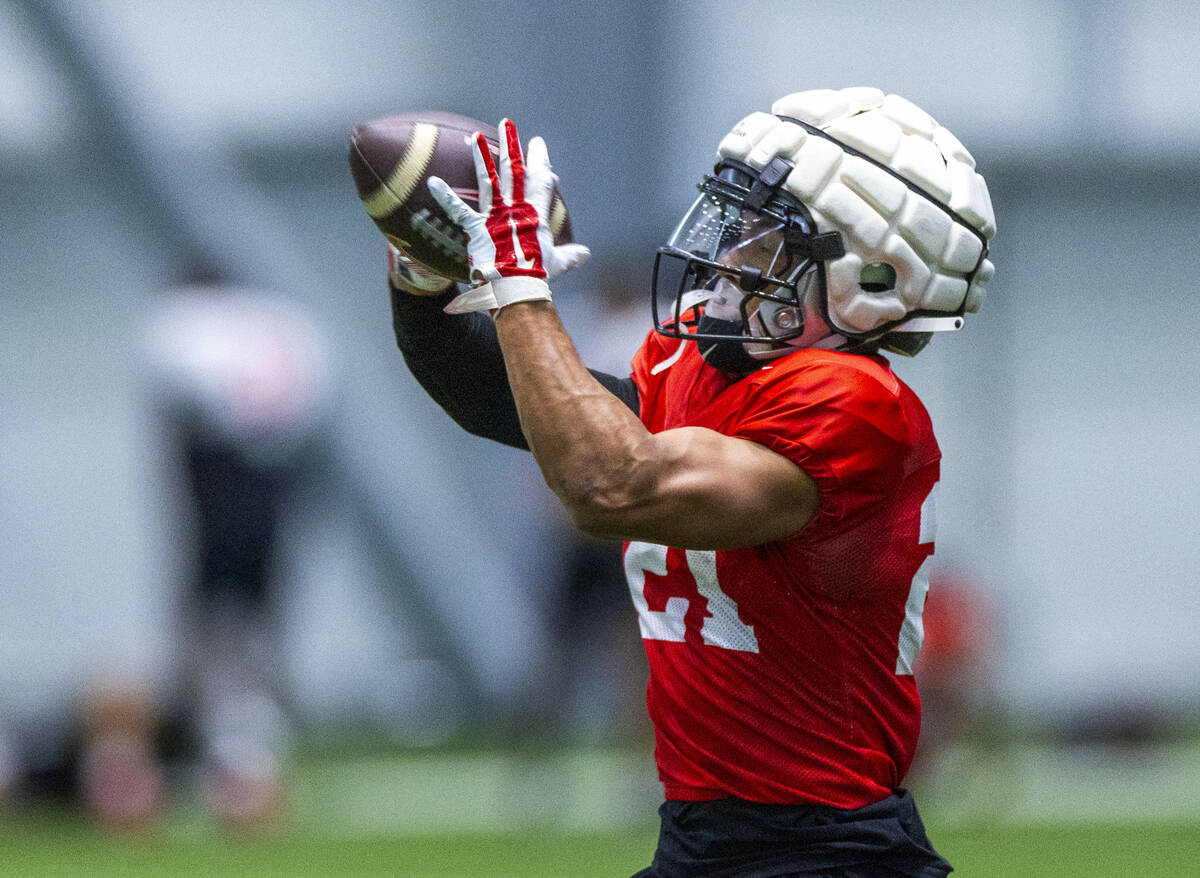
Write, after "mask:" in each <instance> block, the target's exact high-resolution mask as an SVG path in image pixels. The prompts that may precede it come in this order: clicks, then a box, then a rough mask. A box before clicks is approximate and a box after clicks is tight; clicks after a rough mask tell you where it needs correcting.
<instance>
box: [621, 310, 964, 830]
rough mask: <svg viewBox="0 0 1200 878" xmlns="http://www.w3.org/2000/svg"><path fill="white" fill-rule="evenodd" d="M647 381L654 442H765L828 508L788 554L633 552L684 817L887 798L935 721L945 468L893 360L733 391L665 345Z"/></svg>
mask: <svg viewBox="0 0 1200 878" xmlns="http://www.w3.org/2000/svg"><path fill="white" fill-rule="evenodd" d="M633 378H634V381H635V383H636V384H637V387H638V391H639V393H640V404H641V419H642V422H643V423H644V424H645V425H646V427H647V428H648V429H649V430H650V431H651V432H655V433H657V432H660V431H662V430H668V429H671V428H674V427H683V426H699V427H707V428H709V429H711V430H715V431H717V432H719V433H723V434H725V435H728V436H736V437H739V438H742V439H748V440H751V441H753V442H758V443H759V444H761V445H764V446H766V447H767V448H769V449H771V450H772V451H775V452H777V453H778V454H782V455H784V456H785V457H787V458H789V459H790V460H792V461H794V462H795V463H796V464H797V465H799V466H800V467H801V468H803V469H804V471H805V472H806V473H808V475H809V476H811V477H812V479H813V480H814V481H815V482H816V484H817V487H818V488H819V490H820V508H819V511H818V512H817V514H816V516H815V517H814V518H813V520H812V521H810V522H809V523H808V525H807V526H805V527H804V529H803V530H801V531H800V532H799V533H797V534H795V535H793V536H791V537H789V538H787V539H784V540H780V541H778V542H773V543H768V544H765V545H761V546H755V547H752V548H747V549H736V550H729V551H695V550H687V551H684V550H682V549H676V548H668V547H665V546H659V545H654V544H650V543H636V542H635V543H627V544H626V546H625V572H626V576H627V577H628V580H629V587H630V590H631V592H632V594H633V602H634V605H635V607H636V609H637V611H638V617H639V624H640V626H641V629H642V637H643V638H644V640H645V646H646V654H647V656H648V658H649V663H650V681H649V685H648V687H647V704H648V707H649V711H650V717H651V719H652V720H653V722H654V729H655V759H656V761H657V763H658V772H659V777H660V778H661V779H662V781H663V784H664V786H665V788H666V796H667V798H668V799H682V800H692V801H696V800H706V799H716V798H721V797H724V796H738V797H740V798H743V799H747V800H750V801H755V802H777V803H803V802H820V803H825V804H829V805H833V806H836V807H839V808H857V807H861V806H863V805H867V804H870V803H872V802H876V801H878V800H880V799H882V798H884V797H886V796H888V795H889V794H890V793H891V792H892V791H893V790H894V789H895V788H896V787H897V786H898V785H899V784H900V781H901V779H902V778H903V777H904V774H905V772H906V771H907V770H908V766H909V763H910V762H911V760H912V756H913V751H914V749H915V748H916V743H917V732H918V729H919V726H920V717H921V708H920V701H919V699H918V697H917V688H916V685H915V683H914V681H913V677H912V662H913V659H914V658H915V657H916V652H917V650H918V649H919V648H920V643H921V637H922V627H921V610H922V608H923V607H924V603H925V593H926V591H927V589H928V582H929V577H928V561H929V559H930V556H931V555H932V554H933V529H934V516H933V502H932V492H933V487H934V484H935V483H936V482H937V479H938V467H939V461H940V459H941V452H940V451H939V450H938V446H937V442H936V440H935V439H934V436H933V428H932V426H931V424H930V421H929V415H928V414H927V413H926V411H925V408H924V406H923V405H922V404H921V402H920V400H919V399H917V397H916V395H915V394H914V393H913V392H912V391H911V390H910V389H909V388H908V387H907V386H906V385H905V384H904V383H903V382H901V381H900V379H899V378H897V377H896V375H895V374H894V373H893V372H892V371H891V368H890V367H889V366H888V364H887V362H886V361H885V360H884V359H882V358H880V357H868V356H862V355H857V354H845V353H836V352H831V351H818V350H798V351H796V352H795V353H792V354H788V355H787V356H784V357H782V358H780V359H778V360H773V361H770V362H769V363H768V364H767V365H764V366H763V367H762V368H761V369H759V370H758V371H756V372H754V373H753V374H751V375H750V376H748V377H746V378H743V379H741V380H740V381H733V380H731V379H730V378H729V377H728V376H726V375H725V374H724V373H722V372H719V371H718V370H716V369H714V368H712V367H711V366H709V365H708V364H707V363H705V362H704V361H703V359H702V358H701V357H700V355H699V352H698V350H697V347H696V345H695V344H693V343H691V342H681V341H679V340H675V339H668V338H664V337H662V336H659V335H657V334H655V333H651V335H650V336H649V338H648V339H647V340H646V343H645V344H644V345H643V346H642V348H641V350H639V351H638V353H637V356H636V357H635V358H634V361H633Z"/></svg>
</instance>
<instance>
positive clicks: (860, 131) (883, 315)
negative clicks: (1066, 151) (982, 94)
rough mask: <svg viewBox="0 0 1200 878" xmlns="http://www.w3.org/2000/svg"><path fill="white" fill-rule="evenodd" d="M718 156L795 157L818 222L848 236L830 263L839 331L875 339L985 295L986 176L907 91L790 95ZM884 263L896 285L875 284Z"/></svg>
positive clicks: (735, 135)
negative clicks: (872, 274) (865, 275)
mask: <svg viewBox="0 0 1200 878" xmlns="http://www.w3.org/2000/svg"><path fill="white" fill-rule="evenodd" d="M799 123H803V124H799ZM805 125H808V126H812V128H815V129H818V130H819V132H821V133H819V134H818V133H814V132H812V131H810V130H808V129H807V128H805V127H804V126H805ZM822 134H823V135H824V136H822ZM717 153H718V157H719V161H720V160H726V159H733V160H737V161H741V162H744V163H746V164H748V165H751V166H753V167H755V168H763V167H765V166H766V165H767V163H769V162H770V161H771V160H772V159H773V158H775V157H777V156H778V157H782V158H785V159H787V160H788V161H789V162H791V163H792V164H793V165H794V168H793V169H792V171H791V173H790V174H789V175H788V177H787V179H786V181H785V182H784V188H785V189H786V190H787V191H788V192H790V193H792V194H793V195H795V196H796V197H797V198H799V199H800V200H801V201H802V202H804V204H806V205H807V206H808V208H809V210H810V211H811V212H812V215H813V218H814V220H815V221H816V224H817V226H818V229H819V230H821V231H830V230H836V231H839V232H841V233H842V239H843V241H844V242H845V247H846V254H845V255H844V256H842V257H840V258H837V259H831V260H829V262H828V269H827V303H826V307H827V311H828V317H829V319H830V322H831V323H832V324H833V328H835V329H837V330H839V331H841V332H846V333H848V334H850V335H851V336H859V337H862V336H869V335H871V334H872V333H878V332H879V331H880V330H882V329H885V328H895V327H896V326H897V325H898V322H899V321H903V320H904V319H905V318H906V317H908V316H909V315H912V314H914V313H919V314H924V315H940V314H956V315H959V314H962V313H963V312H966V311H969V312H975V311H978V310H979V308H980V306H981V305H982V304H983V300H984V297H985V295H986V291H987V284H988V282H989V281H990V280H991V278H992V275H993V273H994V268H993V266H992V263H991V262H990V261H989V260H988V259H987V258H986V249H985V242H986V240H987V239H989V238H991V237H992V235H993V234H994V233H995V231H996V221H995V217H994V215H993V212H992V202H991V198H990V196H989V195H988V190H987V184H986V183H985V182H984V179H983V177H982V176H980V175H979V174H978V173H977V172H976V170H975V159H974V158H972V156H971V154H970V153H969V152H967V150H966V148H965V147H963V145H962V144H961V143H960V142H959V141H958V139H957V138H956V137H955V136H954V135H953V134H951V133H950V132H949V131H948V130H947V129H945V128H943V127H942V126H941V125H939V124H938V123H937V122H936V121H934V120H933V118H931V117H930V116H929V114H928V113H926V112H925V111H923V110H921V109H920V108H918V107H917V106H915V105H913V104H912V103H909V102H908V101H906V100H905V99H904V98H902V97H899V96H897V95H884V93H883V92H882V91H880V90H879V89H875V88H845V89H840V90H832V89H820V90H815V91H802V92H797V93H795V94H790V95H787V96H786V97H783V98H780V99H779V100H778V101H776V102H775V103H774V104H773V105H772V107H771V113H761V112H759V113H751V114H750V115H749V116H747V117H746V118H744V119H742V120H741V121H740V122H738V124H737V125H736V126H734V128H733V130H732V131H730V132H729V134H727V135H726V136H725V138H724V139H723V140H722V141H721V144H720V146H719V147H718V150H717ZM859 154H861V155H859ZM879 263H883V264H886V265H890V266H891V267H892V268H893V269H894V270H895V273H896V280H895V284H894V286H892V287H890V288H887V289H882V290H881V289H877V287H878V286H879V285H877V284H870V285H868V287H869V288H867V289H864V287H863V285H862V284H861V281H862V270H863V267H864V266H866V265H874V264H879Z"/></svg>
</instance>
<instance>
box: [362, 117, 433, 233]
mask: <svg viewBox="0 0 1200 878" xmlns="http://www.w3.org/2000/svg"><path fill="white" fill-rule="evenodd" d="M437 138H438V129H437V126H436V125H430V124H429V123H428V122H418V123H417V124H416V125H414V126H413V131H412V138H411V139H410V140H409V142H408V149H406V150H405V151H404V156H403V157H402V158H401V159H400V163H399V164H397V165H396V170H394V171H392V174H391V176H390V177H388V178H387V180H386V181H384V184H383V185H382V186H380V187H379V189H378V190H377V191H376V192H375V193H374V194H373V195H371V196H370V197H369V198H364V199H363V206H364V207H365V208H366V209H367V214H368V215H369V216H370V217H371V218H372V219H383V218H384V217H386V216H387V215H388V214H390V213H391V212H392V211H394V210H395V209H396V208H398V207H399V206H400V205H402V204H403V203H404V202H405V201H407V200H408V196H410V195H412V192H413V189H415V188H416V187H417V184H418V183H420V182H421V179H422V178H423V177H424V176H425V170H426V168H428V167H429V162H430V161H431V160H432V159H433V151H434V149H435V148H436V147H437Z"/></svg>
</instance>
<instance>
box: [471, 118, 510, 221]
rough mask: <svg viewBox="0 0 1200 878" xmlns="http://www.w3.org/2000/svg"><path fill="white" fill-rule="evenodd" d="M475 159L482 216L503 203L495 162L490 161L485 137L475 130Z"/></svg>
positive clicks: (473, 153)
mask: <svg viewBox="0 0 1200 878" xmlns="http://www.w3.org/2000/svg"><path fill="white" fill-rule="evenodd" d="M472 156H473V157H474V159H475V180H476V181H477V182H478V183H479V209H480V210H481V211H483V215H484V216H488V215H490V214H491V212H492V210H494V209H495V208H497V207H499V206H500V205H501V204H503V203H504V199H503V198H502V197H501V186H500V177H499V176H498V175H497V174H496V163H495V162H494V161H492V151H491V149H490V148H489V147H488V142H487V138H486V137H484V136H483V135H482V134H480V133H479V132H478V131H476V132H475V149H474V151H473V152H472Z"/></svg>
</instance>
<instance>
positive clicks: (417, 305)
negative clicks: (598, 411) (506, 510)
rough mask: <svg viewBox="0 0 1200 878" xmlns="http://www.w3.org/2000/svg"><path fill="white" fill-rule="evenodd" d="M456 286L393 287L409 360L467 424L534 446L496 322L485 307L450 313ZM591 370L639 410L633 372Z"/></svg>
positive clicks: (400, 341)
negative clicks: (434, 289)
mask: <svg viewBox="0 0 1200 878" xmlns="http://www.w3.org/2000/svg"><path fill="white" fill-rule="evenodd" d="M456 292H457V290H456V289H455V288H453V287H452V288H451V289H450V290H448V291H447V292H445V293H442V294H441V295H439V296H413V295H409V294H408V293H405V292H402V291H400V290H397V289H395V288H393V289H392V290H391V293H392V325H393V327H394V328H395V330H396V344H397V345H399V347H400V352H401V353H402V354H403V355H404V362H405V363H407V364H408V368H409V370H411V371H412V373H413V377H415V378H416V379H417V381H418V383H420V385H421V386H422V387H423V388H425V392H426V393H428V394H429V395H430V397H432V398H433V400H434V401H435V402H436V403H437V404H438V405H440V406H441V407H442V409H443V410H445V412H446V414H448V415H449V416H450V417H451V418H453V419H454V421H455V423H457V424H458V425H459V426H460V427H462V428H463V429H464V430H466V431H467V432H469V433H473V434H475V435H476V436H482V437H484V438H485V439H492V440H495V441H496V442H502V443H503V444H505V445H510V446H512V447H513V448H521V449H524V450H528V449H529V446H528V445H527V444H526V442H525V436H524V435H523V434H522V433H521V422H520V419H519V418H518V417H517V407H516V404H515V403H514V402H513V396H512V390H511V389H510V388H509V386H508V374H507V373H506V372H505V371H504V357H503V355H502V354H501V352H500V342H499V341H498V340H497V338H496V327H495V325H494V324H493V323H492V320H491V318H490V317H488V316H487V315H486V314H483V313H474V314H462V315H451V314H446V313H445V312H444V311H443V310H442V309H443V308H444V307H445V306H446V304H447V303H448V302H449V301H450V300H451V299H453V298H454V296H455V295H456ZM589 371H591V372H592V375H594V376H595V377H596V379H597V380H598V381H599V382H600V383H601V384H602V385H604V387H605V388H606V389H607V390H608V391H609V392H611V393H612V394H614V395H615V396H616V397H617V398H618V399H620V400H621V401H622V402H623V403H625V404H626V405H627V406H629V408H630V409H631V410H632V411H633V412H634V414H637V411H638V395H637V387H636V386H635V385H634V383H633V379H632V378H616V377H614V376H612V375H606V374H605V373H603V372H596V371H594V370H589Z"/></svg>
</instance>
